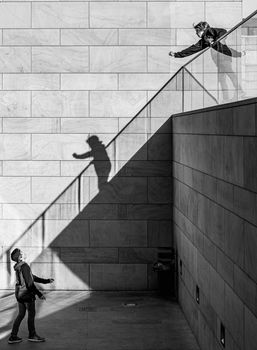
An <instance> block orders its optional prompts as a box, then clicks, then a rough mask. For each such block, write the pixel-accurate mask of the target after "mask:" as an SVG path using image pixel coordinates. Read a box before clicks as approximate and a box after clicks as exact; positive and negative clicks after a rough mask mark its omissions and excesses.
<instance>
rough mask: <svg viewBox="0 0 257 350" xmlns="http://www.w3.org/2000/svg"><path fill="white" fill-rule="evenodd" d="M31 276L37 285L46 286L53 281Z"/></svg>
mask: <svg viewBox="0 0 257 350" xmlns="http://www.w3.org/2000/svg"><path fill="white" fill-rule="evenodd" d="M32 276H33V279H34V282H37V283H42V284H48V283H52V282H53V281H54V279H53V278H41V277H38V276H36V275H32Z"/></svg>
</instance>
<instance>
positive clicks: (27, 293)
mask: <svg viewBox="0 0 257 350" xmlns="http://www.w3.org/2000/svg"><path fill="white" fill-rule="evenodd" d="M14 270H15V273H16V285H15V296H16V299H17V301H19V302H31V301H33V300H35V299H36V298H35V296H36V295H37V296H38V297H39V298H40V297H41V296H42V293H41V292H40V291H39V290H38V289H37V287H36V286H35V284H34V282H38V283H44V284H46V283H50V279H44V278H40V277H37V276H35V275H33V274H32V272H31V269H30V267H29V265H28V264H27V263H26V262H25V261H20V262H19V263H17V264H15V265H14Z"/></svg>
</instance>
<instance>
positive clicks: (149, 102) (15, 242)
mask: <svg viewBox="0 0 257 350" xmlns="http://www.w3.org/2000/svg"><path fill="white" fill-rule="evenodd" d="M183 69H184V67H183V66H182V67H181V68H180V69H179V70H178V71H177V72H176V73H175V74H174V75H173V76H172V77H171V78H170V79H169V80H168V81H167V82H166V83H165V84H164V85H163V86H162V88H161V89H160V90H159V91H158V92H157V93H156V94H155V95H154V96H153V97H152V98H151V99H150V100H149V101H148V102H147V103H146V104H145V105H144V106H143V107H142V108H141V109H140V111H139V112H138V113H137V114H136V115H135V116H134V117H133V118H132V119H131V120H130V121H129V122H128V123H127V124H126V125H125V126H124V127H123V128H122V129H121V130H120V131H119V132H118V133H117V134H116V135H115V137H114V138H113V139H112V140H111V141H110V142H109V143H108V144H107V146H106V149H108V148H109V147H110V146H111V145H112V144H115V141H116V139H117V138H118V137H119V136H120V135H121V134H122V133H123V132H124V131H125V130H126V129H127V128H128V127H129V126H130V125H131V124H132V122H133V121H134V120H135V119H136V118H137V117H139V116H140V115H141V113H142V112H143V111H144V110H146V109H147V108H148V106H150V107H151V103H152V102H153V101H154V100H155V99H156V98H157V96H158V95H160V94H161V93H162V92H163V91H164V90H165V88H166V87H167V86H168V85H169V83H171V82H172V81H173V80H174V79H175V78H176V77H177V76H178V75H179V74H180V72H181V71H183ZM175 82H176V81H175ZM176 83H177V82H176ZM145 133H146V132H145ZM114 161H115V163H116V160H114ZM90 165H91V163H90V164H88V165H87V166H86V168H85V169H83V170H82V171H81V172H80V173H79V174H78V175H77V176H76V177H75V178H74V179H73V180H72V182H71V183H70V184H69V185H68V186H67V187H66V188H65V189H64V190H63V191H62V192H61V193H60V194H59V195H58V196H57V197H56V198H55V200H54V201H52V202H51V203H50V204H49V205H48V206H47V207H46V209H45V210H44V211H43V212H42V213H41V214H40V215H39V216H38V217H37V218H36V219H35V220H34V221H33V222H32V223H31V224H30V225H29V226H28V227H27V229H26V230H25V231H24V232H23V233H22V234H21V235H20V236H19V237H18V238H17V239H16V240H15V241H14V242H13V243H12V245H11V246H10V247H9V249H8V250H7V251H6V252H5V253H2V254H1V255H0V259H1V258H2V257H3V255H4V254H6V256H7V262H8V263H9V264H8V272H9V273H10V251H11V250H12V249H13V247H14V246H15V245H16V244H17V243H18V242H19V240H20V239H22V237H24V236H25V235H26V234H27V233H28V232H29V231H30V230H31V229H32V228H33V226H34V225H35V224H36V223H37V222H39V221H40V220H42V218H44V217H45V216H46V214H47V212H48V211H49V210H50V209H51V207H52V206H53V205H54V204H55V203H57V202H58V200H59V199H60V198H61V197H62V196H63V195H64V194H65V192H66V191H67V190H68V189H69V188H71V187H72V186H73V185H74V183H76V181H77V180H78V179H80V178H81V177H82V176H83V174H84V173H85V172H86V171H87V170H88V169H89V167H90ZM78 198H79V194H78ZM78 207H79V208H80V204H78Z"/></svg>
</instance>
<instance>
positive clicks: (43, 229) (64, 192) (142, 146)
mask: <svg viewBox="0 0 257 350" xmlns="http://www.w3.org/2000/svg"><path fill="white" fill-rule="evenodd" d="M167 122H168V123H169V122H170V119H167V120H166V121H165V122H164V123H163V124H162V125H161V127H160V128H159V129H158V130H156V132H155V133H154V134H153V135H152V136H151V137H150V138H149V139H148V140H147V141H146V142H145V144H143V145H141V147H140V149H139V150H137V152H136V153H135V154H133V155H132V157H131V159H133V158H134V157H136V155H137V154H138V153H140V151H141V150H142V149H144V148H145V147H146V145H147V144H149V142H150V143H151V140H152V139H153V138H154V137H155V136H156V135H158V134H162V132H161V129H162V128H163V126H164V125H165V124H166V123H167ZM164 134H167V132H164ZM169 134H170V132H169ZM140 158H141V157H139V159H140ZM131 159H129V160H126V163H125V165H124V166H123V167H121V168H120V169H119V171H118V172H117V173H116V174H115V175H114V176H113V178H112V179H111V181H109V183H107V184H106V185H107V186H108V185H111V183H112V182H113V181H114V180H115V178H116V177H119V176H120V174H121V173H122V172H123V171H124V168H126V166H127V164H128V163H129V162H130V161H131ZM146 160H148V157H146ZM139 162H140V160H139ZM89 166H90V164H89V165H88V166H87V167H86V168H85V170H87V169H88V168H89ZM85 170H84V171H82V172H81V173H80V175H79V176H77V177H76V178H75V179H74V180H73V181H72V182H71V183H70V184H69V186H67V188H66V189H65V190H64V191H62V193H61V194H60V195H59V196H58V197H57V198H56V199H55V201H53V202H52V203H51V204H50V205H49V206H48V207H47V208H46V209H45V210H44V212H43V213H42V214H41V215H40V216H39V217H38V218H37V219H36V220H35V221H34V222H33V223H32V224H31V225H30V226H29V227H28V228H27V229H26V230H25V231H24V232H23V234H22V235H21V236H20V237H19V238H18V239H17V240H16V241H15V242H14V243H13V244H12V246H10V247H9V248H8V250H7V251H6V253H5V254H7V257H8V258H9V256H10V251H11V250H12V248H13V247H14V246H15V245H16V244H17V243H18V242H19V241H20V240H21V239H22V238H23V237H24V236H25V235H26V234H27V233H29V232H30V230H31V229H32V228H33V226H34V225H36V224H37V223H39V224H40V226H39V227H40V230H41V231H40V234H41V236H42V241H43V243H44V237H45V233H46V227H45V219H46V215H47V211H48V210H50V209H51V208H52V207H53V205H54V204H56V203H57V202H58V200H61V199H62V196H65V195H66V194H67V192H68V191H69V190H71V191H72V187H73V185H75V186H76V184H77V183H76V180H78V179H79V184H80V183H81V176H82V175H83V173H85ZM78 188H79V191H80V185H79V186H78ZM99 195H101V191H99V192H98V193H97V194H96V195H95V196H94V197H93V198H91V199H90V201H89V202H87V203H84V204H85V208H86V207H88V206H89V205H90V204H91V203H92V202H93V201H94V200H95V199H96V198H97V197H99ZM80 197H81V191H80V193H79V195H78V199H79V203H75V204H76V205H77V204H78V207H77V210H78V213H77V215H74V217H73V218H72V219H70V218H69V219H68V221H69V223H68V224H67V226H69V225H70V224H71V223H72V222H73V221H74V220H75V219H76V217H77V216H79V215H80V213H81V205H82V203H81V198H80ZM59 204H65V203H62V202H61V203H58V205H59ZM70 204H71V205H72V203H68V205H70ZM85 208H83V209H82V211H83V210H85ZM40 220H41V221H40ZM57 220H59V219H57ZM63 231H64V229H63ZM61 233H62V232H59V234H58V235H56V236H55V237H54V240H55V239H56V237H58V236H60V235H61ZM51 242H52V241H51ZM51 242H50V243H49V244H47V245H45V244H42V247H41V248H42V251H43V250H44V248H46V247H50V246H51ZM8 262H9V264H8V265H7V266H8V267H9V269H10V265H11V264H10V259H9V260H8Z"/></svg>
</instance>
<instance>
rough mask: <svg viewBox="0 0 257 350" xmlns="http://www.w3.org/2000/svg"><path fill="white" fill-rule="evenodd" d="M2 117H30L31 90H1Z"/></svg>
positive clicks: (0, 110)
mask: <svg viewBox="0 0 257 350" xmlns="http://www.w3.org/2000/svg"><path fill="white" fill-rule="evenodd" d="M0 113H1V116H2V117H30V92H29V91H0Z"/></svg>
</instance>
